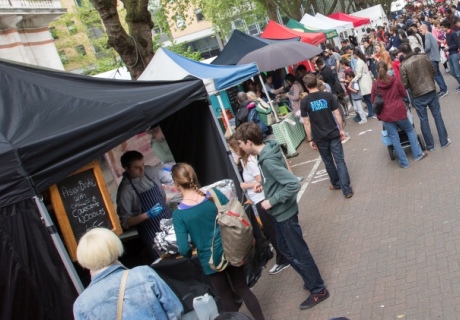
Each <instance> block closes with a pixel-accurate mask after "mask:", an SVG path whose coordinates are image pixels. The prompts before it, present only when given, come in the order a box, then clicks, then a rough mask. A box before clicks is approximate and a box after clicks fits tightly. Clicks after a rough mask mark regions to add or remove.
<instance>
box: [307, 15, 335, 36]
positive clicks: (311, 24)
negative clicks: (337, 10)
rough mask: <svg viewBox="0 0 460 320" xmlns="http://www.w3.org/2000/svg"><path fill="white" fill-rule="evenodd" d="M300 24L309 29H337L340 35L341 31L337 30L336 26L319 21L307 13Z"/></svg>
mask: <svg viewBox="0 0 460 320" xmlns="http://www.w3.org/2000/svg"><path fill="white" fill-rule="evenodd" d="M300 23H301V24H303V25H304V26H305V27H306V28H307V29H313V30H314V29H320V30H329V29H335V30H337V33H340V32H341V30H339V29H337V28H336V27H335V26H331V25H330V24H329V23H328V22H327V21H324V20H321V19H318V18H316V17H314V16H312V15H309V14H308V13H305V14H304V16H303V17H302V20H300Z"/></svg>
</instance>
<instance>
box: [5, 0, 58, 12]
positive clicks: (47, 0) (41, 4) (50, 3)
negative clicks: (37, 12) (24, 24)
mask: <svg viewBox="0 0 460 320" xmlns="http://www.w3.org/2000/svg"><path fill="white" fill-rule="evenodd" d="M48 8H62V6H61V2H60V1H59V0H0V10H1V9H48Z"/></svg>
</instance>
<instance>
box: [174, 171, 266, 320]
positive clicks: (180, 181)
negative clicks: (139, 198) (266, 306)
mask: <svg viewBox="0 0 460 320" xmlns="http://www.w3.org/2000/svg"><path fill="white" fill-rule="evenodd" d="M172 177H173V180H174V184H175V186H176V188H177V190H178V191H179V192H180V193H181V194H182V196H183V200H182V202H181V203H180V204H179V206H178V207H177V209H176V210H174V212H173V224H174V231H175V232H176V237H177V246H178V247H179V253H180V254H181V255H183V256H184V257H186V258H191V256H192V251H193V247H194V248H196V250H197V253H198V258H199V260H200V263H201V266H202V267H203V271H204V274H205V275H206V276H207V277H208V279H209V281H210V282H211V284H212V285H213V287H214V289H215V293H216V294H217V295H218V296H219V298H220V300H221V302H222V305H223V309H224V310H223V311H224V312H234V311H238V305H237V304H236V303H235V301H234V299H233V295H232V291H233V290H234V291H235V292H236V293H237V294H238V295H239V296H240V297H241V298H242V299H243V301H244V303H245V305H246V307H247V308H248V310H249V312H250V313H251V314H252V316H253V317H254V319H256V320H263V319H264V316H263V314H262V309H261V308H260V304H259V301H258V300H257V298H256V296H255V295H254V293H252V291H251V290H250V289H249V286H248V285H247V283H246V277H245V274H244V266H239V267H235V266H232V265H228V266H227V268H225V270H224V271H221V272H217V271H216V270H213V269H212V268H211V266H210V265H209V258H210V257H211V246H212V242H213V236H214V228H215V220H216V216H217V206H216V205H215V204H214V201H215V199H213V198H212V197H211V195H210V194H209V193H206V194H205V193H204V192H202V191H201V190H200V189H199V183H198V179H197V175H196V173H195V170H194V169H193V168H192V166H190V165H189V164H187V163H178V164H176V165H174V166H173V167H172ZM214 192H215V193H216V196H217V197H218V198H219V199H218V200H219V202H220V203H221V204H223V205H224V204H226V203H227V202H228V199H227V198H226V197H225V195H223V194H222V193H221V192H220V191H219V190H217V189H214ZM216 228H217V231H216V233H215V239H214V247H213V259H214V264H215V265H218V264H219V263H220V260H221V257H222V252H223V249H222V240H221V237H220V229H219V226H218V225H217V227H216ZM189 238H190V242H189Z"/></svg>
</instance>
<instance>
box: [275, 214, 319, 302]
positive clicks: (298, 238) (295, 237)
mask: <svg viewBox="0 0 460 320" xmlns="http://www.w3.org/2000/svg"><path fill="white" fill-rule="evenodd" d="M275 230H276V238H277V241H278V248H279V249H280V251H281V252H282V253H283V255H284V256H285V257H286V258H287V259H288V261H289V263H290V264H291V266H292V267H293V268H294V270H295V271H297V273H298V274H300V276H301V277H302V279H303V281H304V283H305V285H306V287H307V289H308V290H309V291H310V293H319V292H321V291H323V289H324V288H325V285H324V281H323V279H322V278H321V275H320V273H319V270H318V267H317V266H316V263H315V260H314V259H313V257H312V255H311V253H310V249H308V245H307V243H306V242H305V240H304V239H303V235H302V229H301V228H300V225H299V217H298V213H296V214H295V215H293V216H292V217H290V218H289V219H287V220H284V221H282V222H278V221H276V222H275Z"/></svg>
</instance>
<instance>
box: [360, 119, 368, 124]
mask: <svg viewBox="0 0 460 320" xmlns="http://www.w3.org/2000/svg"><path fill="white" fill-rule="evenodd" d="M363 123H367V120H366V121H364V120H361V121H360V122H358V124H363Z"/></svg>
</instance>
